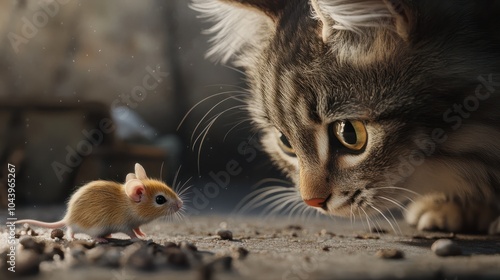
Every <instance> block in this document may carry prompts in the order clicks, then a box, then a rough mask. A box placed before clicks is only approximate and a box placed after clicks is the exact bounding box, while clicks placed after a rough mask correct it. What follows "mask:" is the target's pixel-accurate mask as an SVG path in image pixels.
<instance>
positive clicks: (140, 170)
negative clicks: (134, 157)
mask: <svg viewBox="0 0 500 280" xmlns="http://www.w3.org/2000/svg"><path fill="white" fill-rule="evenodd" d="M135 176H136V177H137V179H140V180H144V179H147V178H148V176H147V175H146V170H144V167H142V165H140V164H138V163H136V164H135Z"/></svg>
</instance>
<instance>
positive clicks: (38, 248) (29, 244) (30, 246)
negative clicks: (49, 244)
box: [19, 236, 45, 254]
mask: <svg viewBox="0 0 500 280" xmlns="http://www.w3.org/2000/svg"><path fill="white" fill-rule="evenodd" d="M19 244H21V245H23V248H24V249H26V250H33V251H35V252H36V253H38V254H43V252H44V250H45V242H43V241H40V242H37V241H36V240H35V239H33V238H32V237H30V236H23V237H22V238H20V239H19Z"/></svg>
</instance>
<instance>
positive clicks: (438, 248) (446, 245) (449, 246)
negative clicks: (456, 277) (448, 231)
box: [431, 239, 462, 257]
mask: <svg viewBox="0 0 500 280" xmlns="http://www.w3.org/2000/svg"><path fill="white" fill-rule="evenodd" d="M431 250H432V252H434V254H436V255H438V256H440V257H448V256H459V255H462V249H461V248H460V246H458V244H457V243H456V242H454V241H453V240H450V239H438V240H436V241H435V242H434V243H433V244H432V246H431Z"/></svg>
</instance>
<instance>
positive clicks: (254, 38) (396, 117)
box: [193, 0, 500, 216]
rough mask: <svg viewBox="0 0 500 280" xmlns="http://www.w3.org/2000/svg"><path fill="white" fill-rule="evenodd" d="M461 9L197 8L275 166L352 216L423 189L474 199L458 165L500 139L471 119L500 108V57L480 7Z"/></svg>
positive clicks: (357, 0) (369, 2) (361, 4)
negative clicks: (490, 85) (244, 93)
mask: <svg viewBox="0 0 500 280" xmlns="http://www.w3.org/2000/svg"><path fill="white" fill-rule="evenodd" d="M424 2H425V3H424ZM452 2H454V1H398V0H354V1H347V0H311V1H308V0H272V1H271V0H219V1H218V0H195V3H194V4H193V7H194V8H195V9H196V10H198V11H200V12H202V15H203V16H204V17H207V18H209V19H211V20H214V21H215V22H216V23H215V25H214V26H213V27H212V28H211V29H209V30H208V31H209V32H210V33H214V37H213V38H212V42H213V47H212V49H211V50H210V51H209V55H210V56H211V57H214V58H215V59H218V60H220V61H221V62H227V61H232V62H234V63H235V64H236V65H238V66H241V67H243V68H245V70H246V72H247V75H248V82H249V85H250V87H251V91H252V94H251V95H250V96H249V98H248V103H249V111H250V113H251V115H252V117H253V120H254V122H255V123H256V125H257V126H258V127H259V129H261V130H262V131H263V134H262V135H263V139H262V141H263V143H264V144H265V145H264V146H265V148H266V150H267V152H268V153H269V154H270V155H271V157H272V159H273V160H274V161H275V162H276V163H277V164H278V165H279V166H280V167H281V168H282V169H283V170H284V172H285V173H286V174H287V175H288V176H289V177H290V178H291V179H292V180H293V181H294V182H295V183H296V185H297V188H298V190H299V191H300V194H301V197H302V199H303V200H304V201H305V202H306V203H307V204H309V205H311V206H314V207H317V208H318V209H319V210H320V211H323V212H326V213H329V214H335V215H344V216H346V215H351V214H352V213H353V212H354V214H358V213H362V212H379V211H384V210H386V206H387V207H389V206H390V207H394V206H398V205H400V202H401V201H403V200H405V199H406V198H408V197H410V196H411V195H412V192H413V191H412V188H413V189H414V190H417V191H420V190H421V189H420V188H421V187H427V188H429V189H438V188H439V189H446V188H447V187H449V188H455V187H457V186H458V187H460V185H464V187H463V188H462V189H461V192H462V193H467V192H468V191H469V189H468V188H467V187H466V186H465V185H467V184H468V183H467V182H466V179H464V178H463V177H467V176H468V175H469V174H468V173H467V172H468V171H466V170H462V171H461V172H462V174H460V175H457V172H458V171H457V170H459V169H462V167H463V166H462V163H461V162H459V161H458V159H457V160H455V159H453V156H454V155H457V154H461V153H467V152H471V151H474V152H476V151H477V150H479V148H481V147H484V146H485V145H486V144H484V143H480V141H476V139H480V138H481V137H485V136H486V135H491V133H494V134H495V135H498V132H496V131H492V130H491V129H490V128H489V127H487V126H483V125H482V124H481V122H482V121H483V120H484V118H486V117H485V114H483V113H481V112H476V111H477V110H476V109H475V110H474V112H468V111H467V108H468V109H471V108H470V107H473V106H475V102H477V103H480V106H481V107H482V108H486V107H487V106H490V105H488V104H487V103H489V102H487V99H488V98H490V96H487V94H488V92H487V89H486V86H483V88H481V89H478V88H480V85H481V84H483V85H486V84H485V83H482V82H481V79H480V78H479V79H478V77H480V75H481V74H487V73H491V72H488V70H486V72H485V69H491V70H492V71H493V70H494V69H495V67H497V66H495V65H497V64H494V63H493V62H490V61H493V60H494V59H498V55H497V56H495V57H494V58H493V57H488V55H485V54H486V53H488V51H489V50H488V47H489V45H488V44H487V43H486V44H484V42H483V43H479V42H478V41H476V40H479V39H484V38H483V37H484V36H483V35H484V33H483V31H482V30H480V28H481V26H478V27H476V28H477V30H476V29H474V28H472V29H471V27H470V26H469V23H468V22H467V20H473V19H476V18H479V17H480V16H479V15H480V14H481V12H480V9H478V8H477V7H475V6H474V4H471V3H470V2H472V1H462V2H463V3H462V2H461V3H462V4H461V7H459V8H458V9H457V8H456V6H457V5H454V4H452ZM417 3H418V4H417ZM450 3H451V4H450ZM497 61H498V60H497ZM478 69H482V72H481V71H479V70H478ZM485 78H486V79H488V77H487V76H485ZM499 90H500V88H499ZM471 94H472V95H471ZM471 96H472V97H471ZM469 97H470V100H472V101H467V98H469ZM464 100H465V101H464ZM464 102H466V103H467V102H470V103H468V104H465V105H464V106H468V107H467V108H465V107H464V106H462V104H464ZM454 104H457V105H458V106H461V109H460V108H458V107H454ZM472 109H474V108H472ZM466 114H468V115H466ZM471 115H474V116H471ZM466 116H467V118H466ZM474 120H476V121H474ZM466 121H468V122H467V123H466ZM463 135H467V136H466V137H463ZM471 135H474V136H471ZM499 136H500V135H499ZM488 137H490V136H488ZM487 145H490V148H491V147H493V146H494V148H495V149H496V150H497V151H500V145H499V144H498V143H493V142H491V143H487ZM433 174H439V176H434V175H433ZM406 190H408V191H406Z"/></svg>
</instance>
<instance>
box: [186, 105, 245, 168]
mask: <svg viewBox="0 0 500 280" xmlns="http://www.w3.org/2000/svg"><path fill="white" fill-rule="evenodd" d="M239 107H243V106H234V107H231V108H229V109H226V110H224V111H222V112H221V113H219V114H217V115H216V116H215V118H214V119H213V120H212V121H210V123H209V124H208V125H207V127H206V128H205V129H204V130H203V131H204V132H201V133H200V135H199V136H198V137H197V138H196V140H195V142H194V144H193V148H194V146H196V141H198V139H199V138H200V137H201V136H202V135H203V137H202V138H201V140H200V145H199V147H198V172H200V158H201V150H202V148H203V143H204V142H205V138H206V137H207V135H208V132H209V130H210V128H212V125H213V124H214V123H215V122H216V121H217V119H218V118H219V117H220V116H222V115H223V114H224V113H226V112H228V111H230V110H234V109H238V108H239Z"/></svg>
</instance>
